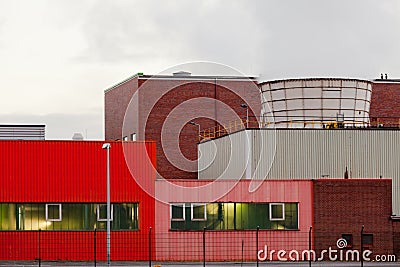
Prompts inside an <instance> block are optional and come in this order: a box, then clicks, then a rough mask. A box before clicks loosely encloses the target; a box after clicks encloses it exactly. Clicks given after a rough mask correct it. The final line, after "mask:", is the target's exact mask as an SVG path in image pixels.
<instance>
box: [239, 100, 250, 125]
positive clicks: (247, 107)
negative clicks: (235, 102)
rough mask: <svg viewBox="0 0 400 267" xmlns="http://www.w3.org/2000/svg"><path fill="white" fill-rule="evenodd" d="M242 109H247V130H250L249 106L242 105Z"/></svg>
mask: <svg viewBox="0 0 400 267" xmlns="http://www.w3.org/2000/svg"><path fill="white" fill-rule="evenodd" d="M240 106H241V107H242V108H246V128H249V106H248V105H247V104H245V103H243V104H241V105H240Z"/></svg>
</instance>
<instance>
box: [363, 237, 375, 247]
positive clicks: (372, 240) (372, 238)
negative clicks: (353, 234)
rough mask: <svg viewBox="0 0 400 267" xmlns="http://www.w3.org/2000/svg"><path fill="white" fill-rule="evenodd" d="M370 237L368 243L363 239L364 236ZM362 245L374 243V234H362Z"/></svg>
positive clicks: (368, 245) (369, 245)
mask: <svg viewBox="0 0 400 267" xmlns="http://www.w3.org/2000/svg"><path fill="white" fill-rule="evenodd" d="M367 236H368V237H369V236H370V237H371V242H370V243H367V242H365V241H364V238H365V237H367ZM361 238H362V245H363V247H372V246H373V245H374V234H362V237H361Z"/></svg>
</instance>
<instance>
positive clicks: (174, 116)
mask: <svg viewBox="0 0 400 267" xmlns="http://www.w3.org/2000/svg"><path fill="white" fill-rule="evenodd" d="M243 104H246V105H247V106H248V110H247V109H246V108H245V107H243V106H242V105H243ZM260 105H261V103H260V95H259V91H258V87H257V83H256V80H255V79H254V78H253V77H225V76H191V75H190V74H189V73H184V75H183V76H182V73H180V75H179V73H178V75H171V76H165V75H163V76H148V75H135V76H132V77H130V78H128V79H127V80H125V81H123V82H121V83H119V84H117V85H115V86H113V87H111V88H110V89H108V90H106V91H105V139H106V140H118V139H119V140H121V139H122V140H154V141H156V143H157V170H158V175H159V176H161V177H164V178H167V179H190V178H192V179H196V178H197V145H196V143H197V142H198V140H199V139H198V138H199V128H200V130H205V129H209V128H211V127H218V126H219V125H227V124H229V122H233V121H240V120H245V119H246V115H247V114H246V113H247V112H248V117H250V118H252V120H253V121H254V120H255V116H259V114H260ZM190 121H193V122H194V123H195V125H188V122H190Z"/></svg>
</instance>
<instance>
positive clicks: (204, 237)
mask: <svg viewBox="0 0 400 267" xmlns="http://www.w3.org/2000/svg"><path fill="white" fill-rule="evenodd" d="M205 266H206V227H204V228H203V267H205Z"/></svg>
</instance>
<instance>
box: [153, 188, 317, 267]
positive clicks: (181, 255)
mask: <svg viewBox="0 0 400 267" xmlns="http://www.w3.org/2000/svg"><path fill="white" fill-rule="evenodd" d="M169 183H170V182H169V181H166V180H157V181H156V183H155V186H156V194H157V197H158V199H159V198H162V199H163V200H164V203H163V202H160V201H157V202H156V204H155V205H156V210H155V211H156V231H157V234H158V236H161V237H163V240H160V241H159V242H158V243H157V245H156V258H157V259H158V260H161V261H163V260H164V261H165V260H168V261H176V260H180V261H182V260H186V261H200V260H202V254H201V253H196V254H194V253H192V250H191V249H194V250H195V251H198V252H201V251H202V248H201V247H200V246H201V244H202V239H203V236H202V231H175V230H170V221H169V220H166V219H165V218H170V206H169V203H187V202H192V203H204V202H205V201H204V200H205V198H207V196H204V194H201V193H200V194H194V193H193V191H192V190H190V189H191V188H197V189H199V191H200V189H201V188H202V187H207V186H209V189H208V191H212V192H210V194H213V195H219V198H218V199H214V200H213V202H225V203H227V202H228V203H229V202H231V203H233V202H247V203H265V202H270V203H271V202H295V203H298V205H299V212H298V216H299V217H298V222H299V224H298V230H260V234H259V247H260V248H264V245H265V244H266V243H267V242H268V247H269V249H275V250H279V249H287V250H288V251H289V250H292V249H297V250H299V251H302V250H304V249H308V242H303V243H302V242H299V240H303V239H304V238H305V237H306V236H307V234H308V231H309V228H310V226H312V225H313V184H312V181H306V180H297V181H287V180H286V181H265V182H263V183H262V184H261V185H260V186H259V188H258V190H256V191H253V190H251V188H252V186H251V181H249V180H239V181H234V180H219V181H215V180H214V181H204V180H203V181H193V180H192V181H187V180H185V181H184V180H177V181H174V184H175V185H177V187H176V188H175V189H171V188H170V187H169V185H168V184H169ZM182 240H185V241H182ZM244 240H245V242H244ZM305 240H306V239H305ZM255 241H256V236H255V230H228V231H213V230H210V231H208V232H207V234H206V236H205V242H206V244H207V249H208V251H209V252H207V260H208V261H235V260H236V261H237V260H240V257H239V255H241V254H242V259H243V258H244V259H245V260H248V261H252V260H254V259H255V258H254V254H255V252H256V251H257V250H256V247H255ZM242 242H244V248H243V247H241V245H242ZM167 244H168V245H167ZM170 244H174V245H173V247H174V249H171V247H170V246H171V245H170ZM196 246H199V248H196ZM243 253H244V254H243Z"/></svg>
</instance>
